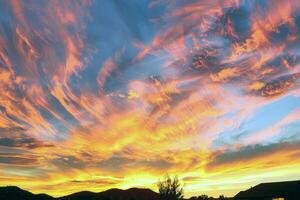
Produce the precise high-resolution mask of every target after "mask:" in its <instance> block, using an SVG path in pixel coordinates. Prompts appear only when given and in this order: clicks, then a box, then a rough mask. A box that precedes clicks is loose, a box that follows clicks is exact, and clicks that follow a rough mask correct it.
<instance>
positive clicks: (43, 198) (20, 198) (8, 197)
mask: <svg viewBox="0 0 300 200" xmlns="http://www.w3.org/2000/svg"><path fill="white" fill-rule="evenodd" d="M0 199H1V200H2V199H3V200H4V199H5V200H53V199H55V198H53V197H51V196H49V195H47V194H33V193H31V192H28V191H26V190H23V189H21V188H19V187H17V186H7V187H0Z"/></svg>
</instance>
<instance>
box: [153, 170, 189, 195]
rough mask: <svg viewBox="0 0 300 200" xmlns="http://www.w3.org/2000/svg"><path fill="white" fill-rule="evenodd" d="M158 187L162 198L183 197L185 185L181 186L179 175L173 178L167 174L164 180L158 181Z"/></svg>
mask: <svg viewBox="0 0 300 200" xmlns="http://www.w3.org/2000/svg"><path fill="white" fill-rule="evenodd" d="M157 187H158V191H159V196H160V199H161V200H182V199H183V187H182V186H181V184H180V182H179V180H178V177H177V176H175V177H174V178H171V177H170V176H169V175H167V176H166V177H165V178H164V180H162V181H159V182H158V183H157Z"/></svg>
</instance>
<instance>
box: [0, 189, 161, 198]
mask: <svg viewBox="0 0 300 200" xmlns="http://www.w3.org/2000/svg"><path fill="white" fill-rule="evenodd" d="M0 199H1V200H2V199H3V200H140V199H143V200H158V199H159V195H158V193H156V192H153V191H152V190H150V189H142V188H130V189H127V190H121V189H110V190H106V191H104V192H98V193H97V192H89V191H82V192H77V193H73V194H70V195H67V196H63V197H58V198H54V197H51V196H49V195H47V194H33V193H31V192H28V191H26V190H23V189H21V188H19V187H16V186H7V187H0Z"/></svg>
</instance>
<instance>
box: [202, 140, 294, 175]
mask: <svg viewBox="0 0 300 200" xmlns="http://www.w3.org/2000/svg"><path fill="white" fill-rule="evenodd" d="M299 146H300V143H299V142H282V143H274V144H266V145H261V144H256V145H249V146H243V147H241V148H238V149H235V150H225V151H221V152H216V154H215V155H214V156H213V157H212V161H210V162H209V163H208V164H207V165H206V168H207V170H211V169H214V168H220V167H222V166H224V165H225V166H226V165H227V166H228V167H230V166H234V165H235V164H237V163H239V164H240V165H244V166H245V167H246V166H247V165H249V166H251V162H252V163H253V164H254V165H255V163H256V162H260V160H262V163H265V167H271V166H274V165H281V164H288V162H293V161H292V160H293V159H294V157H295V156H296V155H298V154H299ZM283 155H285V156H287V157H284V158H282V156H283ZM270 156H271V157H272V160H270V159H269V157H270ZM282 160H284V161H285V162H287V163H281V161H282Z"/></svg>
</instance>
